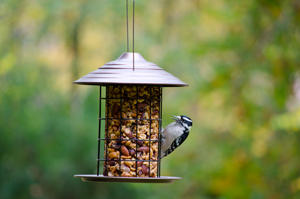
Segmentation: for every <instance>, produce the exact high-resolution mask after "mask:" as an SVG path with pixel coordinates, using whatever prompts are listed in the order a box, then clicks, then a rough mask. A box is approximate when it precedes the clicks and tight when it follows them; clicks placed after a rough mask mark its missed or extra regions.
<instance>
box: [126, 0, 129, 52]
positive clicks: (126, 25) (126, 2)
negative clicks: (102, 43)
mask: <svg viewBox="0 0 300 199" xmlns="http://www.w3.org/2000/svg"><path fill="white" fill-rule="evenodd" d="M126 32H127V35H126V37H127V52H129V30H128V0H126Z"/></svg>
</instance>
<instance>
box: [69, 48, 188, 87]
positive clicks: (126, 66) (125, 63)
mask: <svg viewBox="0 0 300 199" xmlns="http://www.w3.org/2000/svg"><path fill="white" fill-rule="evenodd" d="M74 83H76V84H86V85H109V84H134V85H136V84H141V85H159V86H165V87H180V86H188V84H186V83H184V82H182V81H181V80H180V79H178V78H177V77H175V76H173V75H172V74H170V73H168V72H166V71H165V70H163V69H162V68H160V67H159V66H157V65H156V64H154V63H151V62H148V61H146V60H145V59H144V58H143V56H142V55H140V54H139V53H134V70H133V53H131V52H126V53H123V54H122V55H121V56H120V57H119V58H118V59H117V60H115V61H111V62H108V63H106V64H105V65H104V66H102V67H100V68H98V69H97V70H95V71H93V72H90V73H89V74H87V75H85V76H83V77H81V78H80V79H78V80H76V81H75V82H74Z"/></svg>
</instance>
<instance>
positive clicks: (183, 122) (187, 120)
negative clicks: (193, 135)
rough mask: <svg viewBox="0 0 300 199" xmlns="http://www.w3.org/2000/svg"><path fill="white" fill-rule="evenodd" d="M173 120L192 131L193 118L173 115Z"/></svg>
mask: <svg viewBox="0 0 300 199" xmlns="http://www.w3.org/2000/svg"><path fill="white" fill-rule="evenodd" d="M172 118H173V119H174V120H175V121H176V122H177V123H179V124H181V125H182V126H183V127H185V128H188V129H191V127H192V125H193V121H192V119H191V118H189V117H187V116H185V115H180V116H176V115H173V116H172Z"/></svg>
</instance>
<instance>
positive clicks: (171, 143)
mask: <svg viewBox="0 0 300 199" xmlns="http://www.w3.org/2000/svg"><path fill="white" fill-rule="evenodd" d="M173 119H174V120H175V122H172V123H171V124H169V125H168V126H167V127H166V128H165V129H164V130H163V131H162V139H161V158H163V157H165V156H167V155H169V154H170V153H172V152H173V151H174V150H175V149H176V148H177V147H179V146H180V145H181V144H182V143H183V142H184V141H185V140H186V138H187V137H188V135H189V132H190V130H191V127H192V124H193V121H192V120H191V118H189V117H187V116H184V115H181V116H173Z"/></svg>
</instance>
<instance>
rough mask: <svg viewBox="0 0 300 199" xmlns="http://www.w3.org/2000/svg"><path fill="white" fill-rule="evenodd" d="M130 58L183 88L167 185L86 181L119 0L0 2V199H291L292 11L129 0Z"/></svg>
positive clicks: (296, 170) (118, 29)
mask: <svg viewBox="0 0 300 199" xmlns="http://www.w3.org/2000/svg"><path fill="white" fill-rule="evenodd" d="M136 4H137V5H136V40H135V41H136V50H137V51H139V52H140V53H141V54H142V55H144V57H145V58H146V59H148V60H150V61H153V62H155V63H157V64H158V65H160V66H162V67H163V68H164V69H165V70H167V71H169V72H171V73H173V74H175V75H176V76H178V77H180V78H181V79H182V80H184V81H185V82H187V83H189V84H190V86H189V87H187V88H166V89H164V118H163V119H164V125H166V124H167V123H169V122H170V121H171V120H170V118H168V115H171V114H186V115H188V116H190V117H191V118H192V119H193V120H194V126H193V129H192V132H191V134H190V137H189V138H188V139H187V141H186V143H185V144H183V146H182V147H181V148H180V149H178V150H177V151H176V152H175V153H174V154H172V155H170V156H169V157H167V158H166V159H164V160H163V162H162V170H163V171H162V173H163V174H164V175H174V176H182V177H184V179H183V180H181V181H179V182H177V183H174V184H168V185H148V184H95V183H83V182H81V181H80V180H79V179H73V177H72V175H73V174H78V173H95V166H96V161H95V159H96V145H97V141H96V136H97V97H98V93H97V92H98V90H97V88H96V87H92V86H90V87H88V86H76V85H73V84H72V81H74V80H76V79H77V78H78V77H80V76H82V75H84V74H86V73H88V72H90V71H92V70H94V69H96V67H98V66H100V65H102V64H104V63H106V62H107V61H109V60H112V59H115V58H117V57H118V56H119V55H120V54H121V53H122V52H123V51H125V49H126V46H125V44H126V42H125V39H126V35H125V12H124V11H125V10H124V8H125V1H124V0H122V1H121V0H113V1H112V0H101V1H96V0H72V1H71V0H66V1H61V0H43V1H38V0H22V1H20V0H1V1H0V133H1V134H0V135H1V137H0V149H1V150H0V198H3V199H8V198H18V199H22V198H24V199H25V198H26V199H27V198H45V199H46V198H57V199H58V198H149V199H150V198H185V199H193V198H197V199H198V198H201V199H215V198H218V199H235V198H237V199H239V198H243V199H245V198H249V199H261V198H274V199H286V198H291V199H296V198H300V147H299V145H300V135H299V133H300V2H299V1H298V0H283V1H280V0H244V1H233V0H210V1H208V0H189V1H186V0H172V1H171V0H152V1H142V0H136Z"/></svg>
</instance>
